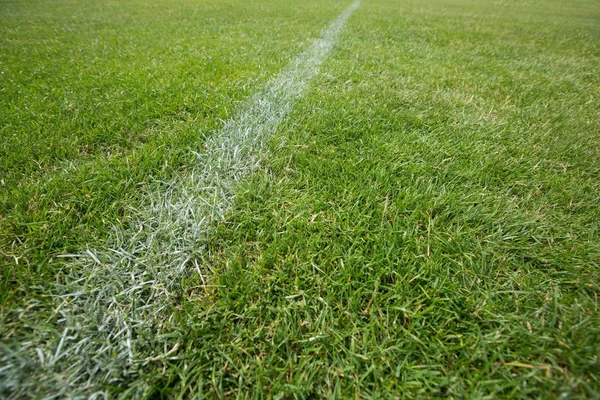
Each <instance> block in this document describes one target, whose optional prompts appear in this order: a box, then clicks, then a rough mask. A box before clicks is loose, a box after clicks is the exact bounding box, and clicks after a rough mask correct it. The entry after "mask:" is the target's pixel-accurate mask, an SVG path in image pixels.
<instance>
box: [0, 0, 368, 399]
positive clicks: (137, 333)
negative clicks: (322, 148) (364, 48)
mask: <svg viewBox="0 0 600 400" xmlns="http://www.w3.org/2000/svg"><path fill="white" fill-rule="evenodd" d="M359 4H360V0H356V1H355V2H354V3H353V4H352V5H351V6H350V7H349V8H348V9H346V10H345V11H344V12H343V13H342V14H340V15H339V16H338V18H337V19H335V20H334V21H333V22H332V23H331V25H330V26H329V27H328V28H326V29H325V30H324V31H323V32H322V34H321V37H320V38H319V39H316V40H315V41H314V42H313V43H312V45H311V46H310V47H309V48H308V49H307V50H306V51H305V52H303V53H302V54H300V56H298V57H297V58H296V59H295V60H294V61H293V62H291V63H290V64H289V65H288V66H287V67H286V68H285V69H284V70H283V71H281V72H280V73H279V74H278V75H277V76H275V77H274V78H273V79H272V80H271V81H269V82H268V83H267V84H266V86H265V87H264V89H263V90H262V91H261V92H259V93H257V94H256V95H254V96H253V97H252V98H250V99H249V101H248V103H247V105H246V107H245V108H243V109H242V110H241V111H239V112H238V113H236V114H234V116H233V117H232V118H231V119H230V120H228V121H227V122H226V123H225V124H224V126H223V127H222V129H221V130H220V131H218V132H217V133H215V134H214V135H213V136H211V137H209V138H208V139H207V140H206V152H205V153H203V154H197V158H198V162H197V164H196V165H194V166H192V170H191V172H190V173H189V174H188V175H186V176H183V177H179V178H178V179H177V180H175V181H173V182H170V183H165V184H164V185H163V187H162V190H159V191H156V192H153V193H150V194H148V195H147V203H146V204H145V205H144V206H143V207H140V209H133V210H131V211H132V214H133V217H132V218H131V219H130V220H129V223H128V224H127V226H125V227H118V228H116V229H115V230H114V232H113V234H112V236H111V237H110V239H109V241H108V243H107V246H106V247H105V248H100V249H96V250H90V249H88V250H86V251H84V252H83V253H82V254H80V255H77V256H72V257H73V259H74V261H73V265H72V268H70V270H71V271H72V272H71V275H70V276H69V277H68V279H66V283H63V284H57V285H56V286H55V287H53V290H54V292H55V293H54V296H55V299H56V300H57V302H56V309H55V310H53V311H52V312H51V313H50V317H49V318H48V320H47V321H45V322H44V321H37V320H35V318H32V319H29V321H30V322H31V329H32V331H34V332H35V335H36V336H33V335H32V337H30V338H28V339H27V340H26V341H20V342H19V343H16V346H13V347H11V346H5V345H3V346H0V365H2V366H3V367H1V368H0V395H5V396H7V397H8V398H20V397H29V396H36V397H37V396H41V397H45V396H46V395H51V397H64V396H69V397H74V398H77V397H81V398H83V397H90V396H91V397H94V398H102V397H106V393H104V392H102V391H100V390H101V388H102V387H103V386H105V385H118V384H119V382H123V381H124V380H125V381H126V380H127V379H128V375H131V374H136V373H137V372H136V371H138V370H139V368H140V366H143V365H145V364H147V363H151V362H154V361H156V360H160V359H164V358H165V357H171V356H175V355H176V353H177V351H178V349H179V346H180V344H179V343H177V342H176V341H174V340H173V337H174V336H173V333H172V332H171V328H170V326H172V324H171V323H170V319H171V318H172V315H170V314H169V312H167V311H168V308H169V307H170V305H171V304H173V303H174V302H176V301H177V297H178V295H179V293H181V290H182V287H181V279H182V278H183V277H184V276H185V273H198V274H200V278H201V279H202V280H204V276H203V274H204V273H206V270H203V269H202V268H204V267H206V268H208V266H207V265H204V264H202V260H203V259H206V257H205V255H204V253H205V249H204V244H205V242H206V239H207V237H208V235H209V233H210V230H211V229H212V228H213V227H214V226H215V224H216V223H218V222H219V221H222V220H223V219H224V218H225V215H226V213H227V212H228V210H230V208H231V206H232V204H233V201H234V198H235V190H236V186H237V185H238V182H239V181H240V180H241V179H242V178H244V177H245V176H247V175H248V174H250V173H252V171H254V170H256V169H257V168H258V166H259V163H260V160H261V156H262V155H264V153H265V151H266V150H265V144H266V143H267V141H268V139H269V138H270V137H271V136H272V135H273V134H274V133H275V131H276V130H277V127H278V126H279V124H280V123H281V122H282V120H283V119H284V118H285V116H286V115H287V114H288V113H289V112H290V111H291V110H292V107H293V105H294V103H295V101H296V100H298V99H299V98H300V97H301V95H302V93H303V92H304V89H305V88H306V86H307V84H308V83H309V81H310V80H311V79H312V78H313V77H314V76H315V75H316V74H317V73H318V70H319V67H320V66H321V64H322V62H323V61H324V59H325V57H326V56H327V54H328V53H329V52H330V51H331V49H332V47H333V45H334V44H335V42H336V40H337V38H338V36H339V34H340V32H341V30H342V28H343V27H344V25H345V24H346V22H347V20H348V18H349V17H350V15H351V14H352V12H353V11H354V10H355V9H356V8H357V7H358V6H359ZM199 261H200V263H199ZM201 267H202V268H201ZM28 312H29V311H28V310H27V309H23V310H14V313H13V316H14V317H15V318H23V321H27V320H28V319H27V318H26V316H27V315H28ZM26 323H27V322H26ZM0 344H1V343H0ZM145 389H147V388H144V387H143V386H141V387H138V388H136V390H137V391H138V393H141V392H143V391H144V390H145ZM132 394H135V393H132Z"/></svg>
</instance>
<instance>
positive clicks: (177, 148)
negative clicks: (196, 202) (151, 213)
mask: <svg viewBox="0 0 600 400" xmlns="http://www.w3.org/2000/svg"><path fill="white" fill-rule="evenodd" d="M303 4H305V3H303ZM346 6H347V4H345V3H336V2H328V3H323V2H316V1H315V2H312V3H309V4H308V5H302V6H300V5H296V6H294V5H289V4H287V3H286V2H279V1H275V0H260V1H256V2H251V3H243V4H238V2H236V1H233V0H231V1H227V2H216V1H215V2H208V3H202V4H201V5H200V4H194V3H192V2H188V1H175V0H169V1H166V0H165V1H163V2H159V3H156V4H153V5H148V4H145V2H136V1H127V2H126V1H123V2H112V3H102V2H97V3H83V2H76V1H72V2H66V1H60V2H56V3H53V6H52V7H50V6H48V5H47V4H46V3H43V2H39V3H34V2H25V3H17V2H14V3H9V2H4V3H3V4H2V5H1V6H0V7H1V9H0V10H1V12H0V32H2V35H3V37H5V38H7V39H6V40H3V41H2V42H1V43H0V55H1V57H0V62H1V64H0V68H1V71H2V72H3V74H2V75H0V76H1V77H2V78H1V79H2V80H1V81H0V82H2V85H1V89H0V90H2V96H1V97H0V121H1V122H0V135H2V136H1V139H2V140H1V141H2V144H0V152H1V153H0V155H1V160H2V161H1V162H0V163H1V164H0V168H1V169H0V173H1V174H2V176H3V178H2V186H0V207H1V209H2V210H3V211H2V214H0V215H1V219H0V237H1V239H0V240H1V241H0V246H1V247H0V251H1V252H2V257H3V258H2V260H3V262H4V266H3V267H2V272H1V273H2V285H3V286H2V290H0V293H2V295H1V296H2V299H1V300H2V309H1V314H0V322H1V328H0V335H1V337H2V338H3V339H2V343H3V344H6V345H9V346H10V345H11V344H12V343H13V342H14V341H16V340H19V341H24V340H27V338H28V337H29V336H28V335H32V333H33V334H35V331H33V332H32V330H31V328H32V327H35V326H34V324H35V323H36V321H38V322H39V323H40V326H44V324H43V319H44V318H46V317H47V315H48V313H50V311H51V310H50V311H48V310H47V309H44V307H40V306H39V305H38V304H44V303H50V299H48V296H46V295H45V293H46V292H47V291H48V290H49V288H50V287H51V284H52V281H61V280H63V279H65V276H67V275H66V274H67V272H66V269H68V268H66V267H65V264H64V262H63V261H61V260H62V259H60V258H56V256H57V255H60V254H65V253H69V252H76V251H81V249H82V248H85V246H86V245H89V246H90V247H93V246H95V245H98V244H101V243H102V242H103V241H104V240H105V239H106V237H107V236H108V235H109V232H110V227H111V226H113V225H119V224H125V223H127V220H128V219H127V218H128V216H129V215H130V214H131V213H130V212H129V211H128V210H129V209H131V208H135V207H139V205H140V204H141V203H140V202H141V201H142V198H141V194H142V193H145V192H148V191H151V190H153V189H155V188H156V187H157V183H156V180H169V179H170V177H172V176H175V175H177V174H181V173H185V171H186V170H187V169H189V165H190V163H191V162H193V161H192V160H193V156H191V153H190V150H193V151H201V149H202V142H201V140H200V139H199V138H200V137H201V134H202V133H209V132H210V131H212V130H214V129H218V128H219V127H220V126H221V125H222V122H221V120H223V119H226V118H228V117H229V116H230V115H231V113H232V111H233V110H235V109H236V107H240V104H241V102H242V101H243V100H244V99H245V98H247V97H248V96H250V95H251V94H253V93H255V92H257V91H259V90H260V88H261V87H262V85H263V84H264V82H265V81H266V80H268V79H269V78H270V77H271V76H273V75H274V74H276V73H277V72H278V71H279V70H280V69H281V68H282V67H283V66H284V65H285V64H286V62H287V61H288V60H289V59H290V58H292V57H294V56H295V55H297V54H298V53H300V52H301V50H302V49H303V48H304V47H305V46H306V44H307V43H308V42H307V40H308V39H309V38H313V37H315V36H316V35H317V34H318V32H319V30H320V29H321V28H323V27H324V26H326V25H327V24H328V22H329V21H330V20H331V19H333V18H334V17H335V16H336V15H337V14H339V12H341V10H343V9H344V8H345V7H346ZM67 10H68V11H67ZM599 38H600V10H598V7H597V4H596V2H595V1H586V0H577V1H571V2H567V1H562V0H561V1H559V0H544V1H543V2H516V1H502V2H491V3H483V2H475V1H467V0H453V1H449V0H436V1H435V2H431V1H423V0H411V1H399V0H363V4H362V5H361V7H360V8H359V9H358V10H357V11H356V13H355V14H354V16H353V17H352V18H351V19H350V21H349V23H348V25H347V26H346V28H345V30H344V31H343V33H342V36H341V37H340V39H339V41H338V44H337V46H336V48H335V49H334V51H333V52H332V54H331V56H330V59H329V60H328V61H327V62H326V64H325V65H324V66H323V67H322V69H321V72H320V75H319V76H318V77H317V79H316V80H315V81H314V82H312V84H311V89H310V90H309V91H308V92H307V93H306V95H305V96H304V98H303V99H302V100H301V101H300V102H299V103H298V104H297V106H296V108H295V111H294V113H293V114H292V115H291V116H289V117H288V118H287V120H286V122H285V124H284V125H283V126H281V127H280V130H279V133H278V135H277V137H276V138H275V139H274V140H273V141H272V143H271V144H270V148H271V151H270V156H269V158H268V159H266V160H265V161H264V163H263V165H264V169H263V170H261V171H259V172H258V173H257V174H255V175H254V176H252V177H250V178H248V179H247V180H246V181H245V182H243V183H242V185H241V187H240V189H239V193H238V196H237V198H236V202H235V206H234V209H233V210H232V211H231V213H230V215H229V216H228V218H227V221H226V222H224V223H222V224H220V225H219V226H218V227H217V228H216V229H215V231H214V233H213V234H212V235H211V237H210V238H209V239H208V242H207V243H206V246H207V248H208V250H209V251H208V252H207V255H206V256H205V259H204V264H203V267H204V271H206V272H207V274H206V275H207V282H205V283H203V282H202V281H201V280H200V279H199V278H198V276H195V275H193V274H190V276H189V277H187V278H186V279H185V280H184V282H183V283H182V285H181V289H180V293H178V296H177V297H176V298H174V299H173V303H172V304H170V305H169V306H170V307H171V312H172V314H173V318H172V319H171V320H170V321H169V322H168V325H169V326H170V329H171V332H170V334H171V335H172V339H171V340H172V343H177V344H178V346H179V347H178V351H176V352H174V353H172V354H170V356H169V357H165V358H162V359H159V360H156V361H154V362H151V363H149V364H147V365H145V366H144V367H143V368H142V369H141V370H140V372H139V374H137V375H133V376H129V377H122V379H121V380H120V381H119V382H117V383H113V384H112V386H110V385H107V386H106V387H105V388H104V389H105V390H106V391H108V392H109V393H110V394H111V395H112V396H114V397H117V396H119V395H121V396H122V397H123V398H127V397H129V396H130V395H131V394H132V393H137V396H139V397H143V396H146V397H153V398H160V397H169V398H171V397H174V398H176V397H182V398H189V397H192V395H196V394H199V393H204V394H205V395H206V396H207V397H221V396H226V397H241V398H245V397H270V396H272V397H284V398H288V397H302V398H304V397H310V396H314V397H324V396H328V397H342V398H346V397H357V398H359V397H375V398H389V397H432V396H439V397H456V398H462V397H467V398H486V397H487V398H495V397H510V398H513V397H514V398H523V397H525V398H531V397H542V398H554V397H561V396H567V397H573V398H577V397H580V398H586V397H587V398H593V397H597V396H599V392H600V358H599V357H600V345H599V344H598V343H600V314H599V310H598V306H599V301H598V293H599V292H600V287H599V286H600V283H599V282H600V273H599V264H600V245H599V244H598V243H600V231H599V225H600V223H599V221H600V205H599V201H600V186H599V185H598V182H599V181H600V164H599V163H598V161H597V160H598V159H599V158H600V136H599V134H600V120H599V111H600V110H599V107H598V104H600V91H599V89H600V78H599V77H600V46H599V45H600V43H599ZM99 43H103V44H106V47H103V46H100V45H99ZM79 49H81V51H79ZM19 71H22V73H20V72H19ZM36 307H38V308H37V309H38V310H39V311H35V310H36ZM23 309H25V310H30V311H27V312H25V313H24V316H21V318H22V319H17V318H16V317H15V312H14V310H23ZM31 310H33V311H31ZM23 321H26V324H27V326H24V323H23ZM3 348H4V347H3ZM168 350H169V348H166V349H165V352H167V351H168ZM0 354H1V352H0ZM0 368H1V367H0Z"/></svg>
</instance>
